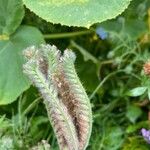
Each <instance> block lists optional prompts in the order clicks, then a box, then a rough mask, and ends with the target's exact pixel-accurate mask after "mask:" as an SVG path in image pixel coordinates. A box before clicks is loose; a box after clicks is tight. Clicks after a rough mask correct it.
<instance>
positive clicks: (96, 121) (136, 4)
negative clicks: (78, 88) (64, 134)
mask: <svg viewBox="0 0 150 150" xmlns="http://www.w3.org/2000/svg"><path fill="white" fill-rule="evenodd" d="M22 24H23V25H30V26H34V27H37V28H38V29H39V30H40V31H41V32H42V33H43V35H44V38H45V40H46V42H47V43H49V44H52V45H53V44H54V45H56V46H57V47H58V48H59V49H61V50H62V51H63V50H64V49H66V48H70V49H72V50H73V51H74V52H75V53H76V55H77V60H76V63H75V65H76V69H77V72H78V74H79V76H80V79H81V81H82V83H83V85H84V87H85V88H86V91H87V93H88V95H89V97H90V100H91V104H92V109H93V130H92V136H91V140H90V144H89V147H88V149H89V150H149V149H150V145H149V144H147V143H146V141H144V139H143V138H142V136H141V132H140V130H141V128H147V129H150V77H149V76H146V75H145V74H144V72H143V64H144V63H145V62H147V61H148V60H149V59H150V1H149V0H133V1H132V2H131V4H130V6H129V8H128V9H126V11H125V12H124V13H123V14H122V15H120V16H118V17H117V18H115V19H113V20H108V21H105V22H103V23H100V24H95V25H93V26H92V27H91V28H90V29H89V30H87V29H85V28H77V27H67V26H61V25H59V24H57V25H54V24H51V23H48V22H46V21H44V20H42V19H40V18H39V17H37V16H36V15H35V14H33V13H32V12H30V11H29V10H28V9H25V17H24V19H23V21H22ZM0 109H1V111H0V139H1V140H0V150H6V149H16V150H17V149H21V150H26V149H31V147H34V146H36V145H37V143H38V142H40V141H42V140H46V141H48V143H50V145H51V147H52V148H53V149H54V150H57V149H58V146H57V142H56V138H55V136H54V134H53V131H52V128H51V126H50V124H49V121H48V117H47V113H46V110H45V108H44V105H43V103H42V98H41V97H40V95H39V93H38V92H37V90H36V89H35V88H34V87H33V86H31V87H30V88H29V89H28V90H26V91H25V92H24V93H23V94H22V95H21V96H20V97H19V98H18V99H17V101H15V102H13V103H12V104H9V105H6V106H0ZM39 145H40V143H39ZM43 149H44V148H43ZM45 149H46V148H45Z"/></svg>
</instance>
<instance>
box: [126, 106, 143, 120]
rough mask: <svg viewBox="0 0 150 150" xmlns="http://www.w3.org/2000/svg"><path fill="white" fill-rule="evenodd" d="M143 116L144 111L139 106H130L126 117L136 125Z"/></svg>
mask: <svg viewBox="0 0 150 150" xmlns="http://www.w3.org/2000/svg"><path fill="white" fill-rule="evenodd" d="M141 114H142V110H141V109H140V108H139V107H138V106H135V105H130V106H129V107H128V109H127V113H126V116H127V118H128V119H129V120H130V121H131V122H132V123H135V122H136V120H137V119H138V118H139V117H140V116H141Z"/></svg>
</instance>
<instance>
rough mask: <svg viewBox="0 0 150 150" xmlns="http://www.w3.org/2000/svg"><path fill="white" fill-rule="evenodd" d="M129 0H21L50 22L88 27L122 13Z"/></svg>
mask: <svg viewBox="0 0 150 150" xmlns="http://www.w3.org/2000/svg"><path fill="white" fill-rule="evenodd" d="M130 1H131V0H111V5H110V1H109V0H55V1H54V0H45V1H43V0H39V1H37V0H23V2H24V4H25V5H26V6H27V7H28V8H29V9H30V10H31V11H33V12H34V13H35V14H37V15H38V16H40V17H41V18H43V19H45V20H46V21H49V22H52V23H61V24H62V25H67V26H78V27H81V26H82V27H88V28H89V27H90V26H91V25H92V24H94V23H97V22H102V21H105V20H107V19H111V18H114V17H116V16H117V15H119V14H120V13H122V12H123V11H124V10H125V9H126V8H127V6H128V5H129V3H130ZM102 14H103V15H102Z"/></svg>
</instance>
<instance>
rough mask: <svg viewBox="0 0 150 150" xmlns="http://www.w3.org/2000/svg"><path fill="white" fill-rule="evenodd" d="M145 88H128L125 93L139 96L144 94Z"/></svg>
mask: <svg viewBox="0 0 150 150" xmlns="http://www.w3.org/2000/svg"><path fill="white" fill-rule="evenodd" d="M146 90H147V87H137V88H134V89H132V90H130V91H129V92H128V93H127V95H128V96H133V97H136V96H140V95H142V94H144V92H145V91H146Z"/></svg>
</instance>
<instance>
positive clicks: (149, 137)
mask: <svg viewBox="0 0 150 150" xmlns="http://www.w3.org/2000/svg"><path fill="white" fill-rule="evenodd" d="M141 133H142V136H143V138H144V139H145V141H147V143H149V144H150V130H146V129H144V128H142V129H141Z"/></svg>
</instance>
